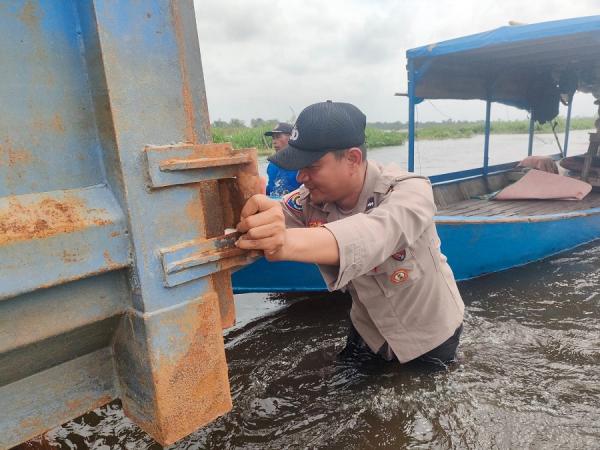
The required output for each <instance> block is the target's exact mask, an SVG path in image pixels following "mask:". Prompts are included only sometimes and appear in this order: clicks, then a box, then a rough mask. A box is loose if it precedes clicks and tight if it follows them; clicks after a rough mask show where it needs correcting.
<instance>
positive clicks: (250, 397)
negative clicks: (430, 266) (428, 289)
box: [21, 131, 600, 450]
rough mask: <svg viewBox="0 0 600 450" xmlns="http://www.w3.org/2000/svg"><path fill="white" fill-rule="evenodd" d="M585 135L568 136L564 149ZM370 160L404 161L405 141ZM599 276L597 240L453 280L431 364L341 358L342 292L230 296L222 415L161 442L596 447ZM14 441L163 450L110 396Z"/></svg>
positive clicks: (473, 163) (519, 150)
mask: <svg viewBox="0 0 600 450" xmlns="http://www.w3.org/2000/svg"><path fill="white" fill-rule="evenodd" d="M587 142H588V135H587V133H586V132H582V131H575V132H572V134H571V147H570V148H571V150H570V151H569V153H570V154H576V153H582V152H583V151H585V150H586V148H587ZM482 146H483V137H482V136H475V137H473V138H470V139H456V140H452V141H418V142H417V144H416V164H415V165H416V171H417V172H418V173H422V174H424V175H431V174H435V173H442V172H448V171H455V170H461V169H465V168H474V167H480V166H481V148H482ZM500 149H502V150H500ZM526 149H527V136H525V135H493V136H492V137H491V144H490V163H491V164H498V163H503V162H509V161H516V160H518V159H521V158H522V157H524V156H525V155H526V153H527V150H526ZM534 153H536V154H552V153H557V147H556V143H555V141H554V137H553V136H552V135H540V136H537V137H536V140H535V145H534ZM369 158H371V159H374V160H377V161H379V162H383V163H387V162H391V161H396V162H398V163H399V164H401V165H403V166H404V165H405V164H406V145H404V146H401V147H388V148H383V149H374V150H372V151H370V154H369ZM261 166H262V169H263V170H264V168H265V167H266V163H265V161H263V162H262V164H261ZM507 238H510V237H507ZM468 257H471V255H469V256H468ZM599 283H600V242H598V241H597V242H596V243H592V244H588V245H586V246H583V247H580V248H578V249H575V250H573V251H571V252H568V253H565V254H562V255H559V256H555V257H552V258H550V259H547V260H545V261H542V262H538V263H534V264H530V265H528V266H524V267H520V268H515V269H512V270H509V271H505V272H502V273H498V274H494V275H489V276H486V277H482V278H479V279H476V280H471V281H467V282H462V283H459V289H460V291H461V293H462V295H463V298H464V300H465V304H466V315H465V325H464V332H463V338H462V343H461V347H460V351H459V358H460V362H459V363H458V364H456V365H455V366H454V367H451V368H450V369H449V370H447V371H442V372H426V371H423V370H422V369H419V368H415V367H406V366H400V365H399V364H397V363H392V364H388V363H384V364H381V363H374V362H368V361H367V362H362V363H349V362H341V361H338V360H337V358H336V354H337V352H339V351H340V350H341V349H342V347H343V345H344V341H345V335H346V331H347V324H348V310H349V307H350V300H349V299H348V298H347V297H346V296H344V295H341V294H320V295H305V296H302V295H296V296H294V297H293V298H292V297H277V296H266V295H262V294H245V295H238V296H236V308H237V318H238V324H237V325H236V327H234V328H233V329H231V330H229V331H228V332H227V333H226V335H225V342H226V352H227V360H228V362H229V375H230V379H231V391H232V396H233V405H234V406H233V410H232V411H231V412H230V413H229V414H227V415H225V416H223V417H221V418H219V419H217V420H216V421H215V422H213V423H212V424H210V425H209V426H207V427H205V428H203V429H201V430H198V431H197V432H195V433H193V434H192V435H190V436H189V437H187V438H185V439H183V440H182V441H180V442H178V443H176V444H175V445H173V446H172V447H170V448H172V449H305V448H327V449H363V448H394V449H397V448H442V449H445V448H457V449H463V448H467V449H468V448H472V449H480V448H577V449H591V448H600V290H599ZM21 448H46V449H48V448H52V449H53V448H61V449H62V448H65V449H66V448H71V449H85V448H93V449H102V450H105V449H115V450H116V449H123V448H125V449H136V450H137V449H145V448H152V449H157V448H160V446H159V445H158V444H156V443H155V442H154V441H153V440H152V439H151V438H150V437H149V436H148V435H146V434H145V433H144V432H143V431H141V430H140V429H139V428H137V427H136V426H135V425H134V424H133V423H132V422H131V421H130V420H129V419H127V418H126V417H124V415H123V411H122V409H121V406H120V404H119V402H113V403H111V404H110V405H107V406H105V407H103V408H100V409H97V410H95V411H93V412H91V413H88V414H87V415H85V416H83V417H82V418H79V419H77V420H74V421H71V422H69V423H67V424H65V425H63V426H61V427H58V428H55V429H54V430H51V431H50V432H48V433H47V434H46V435H45V436H43V437H39V438H38V439H35V440H33V441H30V442H29V443H27V444H24V445H22V446H21Z"/></svg>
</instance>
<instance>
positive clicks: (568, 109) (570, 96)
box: [563, 94, 573, 158]
mask: <svg viewBox="0 0 600 450" xmlns="http://www.w3.org/2000/svg"><path fill="white" fill-rule="evenodd" d="M572 109H573V94H571V95H569V107H568V108H567V123H565V143H564V144H563V158H566V156H567V148H568V147H569V131H570V130H571V110H572Z"/></svg>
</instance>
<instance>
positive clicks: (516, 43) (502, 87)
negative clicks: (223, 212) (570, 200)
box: [233, 16, 600, 292]
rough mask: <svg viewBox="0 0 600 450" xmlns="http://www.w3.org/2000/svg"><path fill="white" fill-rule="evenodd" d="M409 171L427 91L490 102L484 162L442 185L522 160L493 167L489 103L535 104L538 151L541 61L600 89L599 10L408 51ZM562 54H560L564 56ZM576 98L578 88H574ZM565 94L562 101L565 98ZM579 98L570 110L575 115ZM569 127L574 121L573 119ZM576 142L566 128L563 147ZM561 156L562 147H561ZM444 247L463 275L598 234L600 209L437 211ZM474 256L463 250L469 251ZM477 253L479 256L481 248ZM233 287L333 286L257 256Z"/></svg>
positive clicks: (296, 266)
mask: <svg viewBox="0 0 600 450" xmlns="http://www.w3.org/2000/svg"><path fill="white" fill-rule="evenodd" d="M406 55H407V72H408V115H409V123H408V128H409V136H408V171H409V172H414V161H415V136H416V124H415V107H416V105H417V104H418V103H420V102H421V101H422V100H423V99H424V98H432V99H433V98H446V99H480V100H484V101H486V121H485V140H484V149H483V166H482V167H480V168H474V169H466V170H462V171H459V172H453V173H447V174H441V175H436V176H432V177H430V179H431V182H432V183H433V184H434V185H435V184H438V183H440V184H442V183H460V182H462V181H464V180H467V179H470V178H473V177H483V178H485V177H486V176H489V175H492V174H495V173H498V172H501V171H506V170H509V169H511V168H513V167H514V166H515V165H516V162H513V163H508V164H501V165H496V166H489V135H490V123H491V103H492V102H501V103H504V104H508V105H512V106H516V107H518V108H522V109H526V110H528V111H530V112H531V121H530V127H529V143H528V150H527V154H528V155H531V154H532V153H533V133H534V114H533V112H534V111H535V105H536V102H537V99H536V98H535V97H532V95H531V89H530V88H531V86H533V85H535V83H536V82H537V79H538V78H539V69H540V67H544V68H545V69H546V70H547V71H552V70H554V71H557V72H560V71H566V72H570V71H575V72H576V73H577V74H578V77H579V88H580V89H582V90H584V91H586V92H590V91H596V90H599V89H600V80H599V79H598V73H600V66H597V64H598V61H600V16H590V17H581V18H575V19H567V20H561V21H554V22H546V23H539V24H532V25H521V26H513V27H501V28H498V29H496V30H492V31H488V32H484V33H480V34H476V35H472V36H466V37H462V38H457V39H453V40H450V41H445V42H440V43H436V44H430V45H427V46H423V47H419V48H416V49H411V50H408V51H407V53H406ZM557 55H561V56H560V57H558V56H557ZM570 100H572V92H571V93H570ZM557 101H558V100H557ZM571 103H572V102H571V101H569V110H568V113H567V124H569V123H570V114H571ZM567 127H568V125H567ZM567 145H568V128H567V132H566V134H565V149H564V151H565V152H566V149H567ZM556 156H558V155H556ZM435 220H436V223H437V228H438V232H439V234H440V237H441V240H442V251H443V252H444V254H445V255H446V256H447V257H448V261H449V263H450V265H451V267H452V269H453V271H454V274H455V276H456V278H457V279H459V280H463V279H467V278H472V277H476V276H479V275H482V274H485V273H489V272H495V271H498V270H503V269H506V268H509V267H514V266H517V265H522V264H527V263H529V262H532V261H535V260H537V259H540V258H544V257H546V256H549V255H551V254H554V253H558V252H560V251H564V250H566V249H569V248H572V247H575V246H577V245H580V244H583V243H585V242H589V241H591V240H593V239H596V238H599V237H600V210H598V209H590V210H584V211H578V212H576V213H565V214H558V215H546V216H535V215H530V216H527V215H526V214H525V215H523V216H522V217H519V218H516V219H515V218H511V217H502V216H497V217H493V218H489V217H460V216H453V217H441V216H438V217H436V218H435ZM465 254H467V255H470V257H469V258H464V257H463V255H465ZM474 255H477V257H474ZM233 287H234V291H235V292H256V291H258V292H277V291H321V290H324V289H325V285H324V283H323V281H322V279H321V277H320V275H319V272H318V269H317V268H316V266H314V265H307V264H300V263H275V264H272V263H268V262H267V261H265V260H259V261H258V262H256V263H255V264H253V265H251V266H248V267H246V268H244V269H242V270H240V271H238V272H236V273H234V274H233Z"/></svg>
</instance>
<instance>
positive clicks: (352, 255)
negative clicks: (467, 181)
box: [282, 161, 464, 362]
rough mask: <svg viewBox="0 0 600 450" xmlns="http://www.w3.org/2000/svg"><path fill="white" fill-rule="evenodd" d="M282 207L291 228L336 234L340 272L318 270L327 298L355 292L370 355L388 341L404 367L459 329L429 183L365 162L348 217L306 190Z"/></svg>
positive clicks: (458, 302) (355, 314)
mask: <svg viewBox="0 0 600 450" xmlns="http://www.w3.org/2000/svg"><path fill="white" fill-rule="evenodd" d="M282 203H283V211H284V214H285V218H286V226H287V227H288V228H291V227H315V226H324V227H326V228H327V229H328V230H329V231H330V232H331V233H332V234H333V235H334V237H335V239H336V241H337V244H338V249H339V255H340V263H339V266H327V265H320V266H319V269H320V271H321V274H322V275H323V278H324V280H325V282H326V284H327V288H328V289H329V290H330V291H333V290H337V289H342V290H346V289H347V290H348V291H349V292H350V294H351V296H352V309H351V311H350V317H351V320H352V323H353V325H354V327H355V328H356V330H357V331H358V332H359V333H360V335H361V336H362V338H363V339H364V340H365V342H366V343H367V345H368V346H369V347H370V349H371V350H372V351H373V352H378V351H379V350H380V349H381V347H382V346H383V344H384V343H386V342H387V343H388V345H389V347H390V348H391V349H392V350H393V352H394V354H395V355H396V357H397V358H398V360H399V361H400V362H407V361H410V360H412V359H415V358H417V357H419V356H421V355H422V354H424V353H427V352H428V351H430V350H432V349H434V348H435V347H437V346H439V345H440V344H441V343H443V342H444V341H445V340H447V339H448V338H449V337H450V336H452V335H453V334H454V332H455V330H456V329H457V328H458V327H459V326H460V324H461V323H462V320H463V313H464V304H463V301H462V298H461V296H460V293H459V291H458V288H457V286H456V282H455V280H454V276H453V274H452V270H451V269H450V266H449V265H448V263H447V261H446V257H445V256H444V255H443V254H442V253H441V252H440V239H439V237H438V234H437V230H436V227H435V223H434V220H433V217H434V215H435V212H436V207H435V203H434V200H433V191H432V188H431V184H430V182H429V180H428V179H427V178H425V177H420V176H417V175H415V174H412V173H409V172H406V171H403V170H402V169H400V168H399V167H398V166H397V165H395V164H391V165H388V166H385V167H384V166H381V165H379V164H377V163H374V162H371V161H368V163H367V173H366V177H365V182H364V185H363V189H362V192H361V194H360V197H359V200H358V203H357V204H356V206H355V207H354V208H353V209H352V210H351V211H341V210H340V209H339V208H338V207H337V206H336V205H335V204H331V203H326V204H322V205H316V204H313V203H312V202H311V201H310V195H309V191H308V190H307V189H306V188H305V187H304V186H302V187H300V188H299V189H298V190H296V191H294V192H292V193H290V194H288V195H287V196H285V197H284V198H283V199H282Z"/></svg>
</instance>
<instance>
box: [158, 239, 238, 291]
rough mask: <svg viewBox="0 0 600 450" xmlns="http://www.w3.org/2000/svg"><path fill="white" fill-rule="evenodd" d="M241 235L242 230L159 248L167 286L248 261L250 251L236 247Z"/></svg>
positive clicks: (176, 284)
mask: <svg viewBox="0 0 600 450" xmlns="http://www.w3.org/2000/svg"><path fill="white" fill-rule="evenodd" d="M238 237H239V233H237V232H232V233H228V234H225V235H223V236H218V237H215V238H212V239H202V240H197V241H190V242H186V243H183V244H178V245H176V246H173V247H168V248H164V249H160V250H159V253H160V260H161V263H162V267H163V272H164V284H165V286H167V287H173V286H178V285H180V284H183V283H186V282H188V281H192V280H195V279H198V278H202V277H206V276H208V275H211V274H213V273H216V272H220V271H222V270H226V269H230V268H232V267H236V266H240V265H243V264H245V263H247V262H249V257H248V254H247V252H246V251H245V250H240V249H239V248H237V247H236V246H235V241H236V240H237V238H238Z"/></svg>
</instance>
